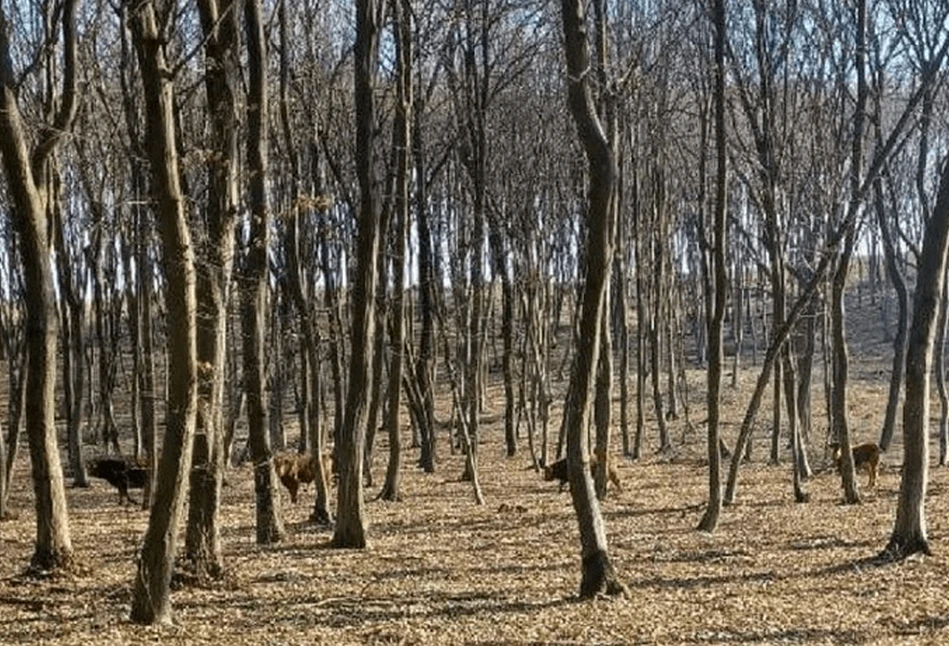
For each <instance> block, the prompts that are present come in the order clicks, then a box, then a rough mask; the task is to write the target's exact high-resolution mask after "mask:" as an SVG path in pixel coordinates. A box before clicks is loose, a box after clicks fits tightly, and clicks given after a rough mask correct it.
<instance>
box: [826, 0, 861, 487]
mask: <svg viewBox="0 0 949 646" xmlns="http://www.w3.org/2000/svg"><path fill="white" fill-rule="evenodd" d="M856 13H857V16H856V18H857V21H856V22H857V24H856V28H857V30H856V72H857V105H856V106H855V108H854V114H853V134H852V136H853V140H852V150H851V159H850V194H851V197H850V199H851V200H854V201H857V204H859V201H858V200H860V193H859V191H860V176H861V174H862V171H863V134H864V133H863V124H864V122H865V121H866V107H867V95H868V88H867V75H866V53H867V52H866V32H867V3H866V0H860V1H859V2H857V6H856ZM850 209H851V210H856V209H857V205H856V204H854V205H852V206H851V207H850ZM845 231H846V234H845V235H844V246H843V248H842V249H841V250H840V255H839V256H838V258H837V267H836V271H835V272H834V275H833V280H832V285H833V290H832V300H831V327H832V334H833V337H832V341H833V367H834V370H833V374H834V387H833V391H832V408H833V411H832V415H831V418H832V421H833V435H834V439H835V441H836V442H838V443H839V445H840V474H841V478H842V479H843V487H844V501H845V502H847V503H848V504H854V503H858V502H860V492H859V491H858V490H857V481H856V478H855V477H854V463H853V454H852V452H851V450H850V425H849V422H848V419H847V381H848V376H849V367H848V364H849V361H850V359H849V353H848V351H847V333H846V328H845V321H844V291H845V289H846V286H847V276H848V275H849V273H850V259H851V257H852V256H853V250H854V246H855V245H856V240H857V224H856V221H855V220H854V221H851V222H850V223H848V225H847V228H846V229H845Z"/></svg>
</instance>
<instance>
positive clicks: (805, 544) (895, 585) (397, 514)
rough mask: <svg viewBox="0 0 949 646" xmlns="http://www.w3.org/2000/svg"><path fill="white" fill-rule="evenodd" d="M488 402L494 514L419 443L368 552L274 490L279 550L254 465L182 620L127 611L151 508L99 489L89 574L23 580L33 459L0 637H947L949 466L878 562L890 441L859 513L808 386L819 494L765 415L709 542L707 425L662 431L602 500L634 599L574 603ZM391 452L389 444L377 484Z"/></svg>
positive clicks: (545, 490)
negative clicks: (845, 493)
mask: <svg viewBox="0 0 949 646" xmlns="http://www.w3.org/2000/svg"><path fill="white" fill-rule="evenodd" d="M854 355H855V359H854V364H855V369H854V371H853V375H854V377H853V390H852V393H851V396H850V409H851V423H852V426H853V434H854V435H855V441H875V440H876V439H877V435H878V433H879V428H880V424H881V422H882V415H883V407H884V401H885V400H884V397H885V394H886V383H885V380H886V376H885V375H881V373H880V371H879V357H877V358H874V359H873V361H874V363H875V364H876V367H873V366H870V365H869V364H864V363H861V359H859V358H857V357H859V355H858V354H857V353H856V352H855V353H854ZM867 356H871V355H870V354H868V355H867ZM757 371H758V369H757V368H756V367H754V366H752V365H751V363H750V361H748V362H746V367H745V368H744V369H743V370H742V375H743V377H742V384H741V387H740V388H739V389H737V390H735V389H731V388H727V387H726V390H725V393H724V400H725V411H726V426H725V433H726V437H727V439H728V440H729V441H730V442H731V441H733V438H734V435H735V432H736V430H737V424H738V422H739V420H740V419H741V416H742V415H743V413H744V408H745V406H746V404H747V401H748V398H749V395H750V388H751V385H752V384H753V382H754V379H755V377H756V375H757ZM703 374H704V373H701V372H695V373H692V380H693V383H692V384H691V390H690V392H691V398H692V399H693V408H692V411H691V417H692V419H693V421H699V420H701V419H703V417H704V415H703V411H702V410H701V400H702V398H703V397H704V395H703V393H704V388H703V387H702V379H703ZM886 375H888V373H886ZM815 376H817V375H815ZM817 381H819V379H818V380H817ZM497 397H500V391H499V390H498V389H496V388H495V387H492V390H491V398H492V400H491V402H490V406H489V411H488V415H487V421H486V426H485V431H484V443H483V445H482V448H481V452H480V469H481V482H482V486H483V489H484V493H485V496H486V499H487V504H485V505H483V506H477V505H475V504H474V501H473V496H472V493H471V487H470V484H469V483H466V482H461V481H459V477H458V476H459V474H460V473H461V471H462V458H461V457H460V456H458V455H450V454H449V451H448V447H447V446H446V443H445V442H444V441H442V443H441V444H440V448H439V451H440V456H439V457H440V461H439V463H438V470H437V473H435V474H433V475H425V474H423V473H422V472H420V471H419V470H417V469H415V468H414V466H413V460H414V458H415V456H416V453H415V452H414V451H409V452H408V454H407V456H406V457H407V459H406V467H405V469H404V475H403V480H402V487H403V495H404V500H403V501H402V502H399V503H384V502H378V501H372V500H373V498H374V496H375V495H376V493H377V492H378V486H377V487H375V488H371V489H369V490H368V491H367V500H369V501H371V502H369V503H368V504H367V516H368V518H369V521H370V528H369V537H370V545H369V547H368V548H367V549H365V550H362V551H356V550H335V549H329V548H328V547H327V544H328V542H329V539H330V537H331V532H330V530H327V529H324V528H317V527H314V526H312V525H310V524H308V523H307V516H308V512H309V504H307V503H308V502H311V495H312V488H310V489H309V490H307V492H306V494H305V495H303V496H301V501H300V502H299V503H298V504H297V505H292V504H291V503H290V501H289V498H288V497H287V496H286V495H285V492H284V491H281V494H282V500H281V501H280V508H281V511H282V513H283V517H284V520H285V523H286V529H287V536H286V539H285V540H284V541H283V542H281V543H279V544H277V545H273V546H268V547H261V546H258V545H256V544H255V542H254V510H253V483H252V474H251V468H250V466H249V465H245V466H243V467H236V468H233V469H231V470H230V471H229V472H228V475H227V481H228V486H227V487H225V489H224V501H223V528H224V529H223V542H224V554H225V559H226V564H227V575H226V579H225V580H224V581H223V582H222V583H221V584H219V585H216V586H212V587H184V588H181V589H177V590H175V591H174V593H173V596H172V603H173V606H174V615H175V625H174V626H172V627H142V626H138V625H135V624H132V623H130V622H129V620H128V616H129V602H130V591H131V582H132V579H133V576H134V572H135V559H136V556H137V552H138V548H139V546H140V543H141V539H142V535H143V532H144V529H145V525H146V522H147V514H146V513H144V512H142V511H139V510H138V509H135V508H132V507H128V508H123V507H122V506H120V505H118V504H117V495H116V492H115V490H114V489H111V488H110V487H109V486H108V485H107V484H106V483H104V482H102V481H94V485H93V486H92V487H91V488H89V489H72V488H71V489H69V490H68V491H67V497H68V502H69V518H70V526H71V532H72V538H73V545H74V548H75V554H76V557H77V558H78V560H79V561H80V562H81V563H82V565H83V566H84V567H83V570H82V571H81V573H79V574H76V575H69V576H61V577H57V578H54V579H48V580H36V579H32V578H29V577H27V576H25V575H24V570H25V566H26V565H27V564H28V562H29V559H30V555H31V553H32V546H33V538H34V534H35V517H34V515H33V511H32V507H33V505H32V493H31V488H30V486H29V484H28V481H29V478H28V462H27V457H26V456H25V455H24V454H25V451H24V452H21V458H20V460H19V462H18V466H17V470H18V474H17V475H18V477H17V478H16V483H17V484H16V485H15V490H14V491H13V494H12V500H11V503H12V508H13V509H14V510H15V511H17V512H18V514H19V517H18V519H16V520H12V521H6V522H2V523H0V644H4V645H6V644H82V645H84V646H87V645H88V644H144V643H162V644H211V643H222V644H334V645H340V644H368V643H400V644H403V643H405V644H594V643H596V644H628V643H668V644H681V643H707V644H735V643H815V644H820V643H828V644H877V643H881V644H885V643H892V644H905V643H949V594H947V593H946V591H947V581H949V556H947V554H949V551H947V549H946V545H947V544H949V522H947V516H946V513H945V510H946V509H947V508H949V469H945V468H935V467H934V468H933V469H932V470H931V471H930V488H929V496H928V504H927V508H928V510H929V513H928V521H929V537H930V540H931V544H932V546H933V550H934V553H933V555H932V556H927V557H921V558H911V559H909V560H907V561H905V562H902V563H899V564H895V565H887V566H869V565H867V559H868V558H869V557H872V556H874V555H876V554H878V553H879V552H880V551H881V550H882V549H883V548H884V546H885V544H886V542H887V539H888V537H889V534H890V532H891V530H892V527H893V522H894V518H895V510H896V501H897V492H898V489H899V479H900V473H899V467H900V462H901V457H900V456H901V452H900V448H899V447H900V444H899V439H898V440H897V445H896V446H895V447H894V448H892V449H891V450H890V451H889V452H888V453H887V454H886V455H885V456H884V464H885V467H884V469H883V471H882V474H881V476H880V478H879V482H878V484H877V486H876V488H875V489H872V490H871V489H867V488H866V476H864V475H862V474H861V476H860V477H859V482H860V485H861V491H862V494H863V502H862V503H861V504H859V505H854V506H848V505H843V504H841V488H840V483H839V478H838V477H837V476H836V474H835V473H834V471H833V470H832V469H830V468H828V460H827V458H826V456H825V434H826V429H824V428H823V427H821V424H822V419H823V418H822V417H821V416H822V415H823V413H822V412H821V411H820V408H819V404H820V400H821V396H820V395H819V393H818V392H817V391H816V390H815V415H814V419H815V430H814V431H813V434H814V435H813V437H812V438H811V440H812V447H811V453H810V455H811V459H812V466H813V467H814V469H815V476H814V478H813V479H811V480H810V481H809V482H808V483H807V488H808V490H809V492H810V496H811V499H810V502H808V503H805V504H796V503H795V502H794V501H793V495H792V488H791V470H790V465H789V462H788V456H787V451H785V452H784V454H783V457H784V462H783V463H782V464H780V465H777V466H771V465H768V464H767V453H768V446H767V445H768V436H767V434H766V433H765V428H766V427H767V426H768V424H767V422H766V420H764V418H763V416H762V415H759V418H758V428H759V429H761V430H759V432H758V434H757V435H756V440H755V447H754V448H755V455H754V458H755V459H754V461H753V462H752V463H750V464H746V465H744V466H743V467H742V469H741V472H740V480H739V488H738V500H737V502H736V504H735V505H733V506H730V507H727V508H725V509H724V511H723V514H722V517H721V522H720V524H719V527H718V530H717V531H716V532H715V533H714V534H707V533H703V532H698V531H696V529H695V528H696V526H697V524H698V522H699V519H700V518H701V515H702V512H703V510H704V506H705V502H706V500H707V492H708V473H707V467H706V466H705V464H704V462H703V460H702V455H703V454H704V451H705V448H704V447H705V443H704V438H703V437H702V433H703V431H704V429H703V427H701V426H698V427H697V430H695V431H687V430H686V427H685V426H684V423H683V420H681V419H680V420H679V421H677V422H674V423H673V426H672V431H673V434H674V440H675V444H676V450H675V452H674V453H673V454H671V455H668V456H659V455H656V454H655V453H653V452H652V451H653V450H654V449H655V445H656V437H655V430H654V429H655V423H654V420H650V421H649V425H648V428H649V429H650V431H649V434H648V436H647V446H648V447H649V453H648V456H647V457H646V458H645V459H643V460H641V461H638V462H628V461H624V460H623V459H622V458H621V456H620V455H619V454H618V452H617V453H616V457H615V462H614V463H615V465H616V467H617V469H618V471H619V473H620V476H621V478H622V481H623V490H622V491H621V492H617V491H611V492H610V495H609V497H608V498H607V500H605V501H604V503H603V505H602V509H603V514H604V517H605V520H606V523H607V531H608V536H609V545H610V553H611V556H612V559H613V562H614V564H615V566H616V569H617V571H618V572H619V575H620V577H621V579H622V580H623V581H624V582H625V583H626V584H627V585H628V587H629V595H628V596H626V597H624V598H601V599H597V600H593V601H582V602H581V601H578V600H577V590H578V587H579V582H580V556H579V554H580V548H579V539H578V531H577V522H576V517H575V514H574V511H573V508H572V506H571V502H570V495H569V493H567V492H566V491H565V492H563V493H559V492H558V486H557V483H554V482H544V481H543V480H542V478H541V476H540V475H539V474H537V473H536V472H534V471H533V470H531V469H530V468H529V467H530V460H529V456H528V454H527V452H526V441H524V442H522V449H521V452H520V453H519V454H518V455H517V456H516V457H514V458H510V459H508V458H505V457H504V451H503V443H502V434H503V433H502V429H501V422H500V419H499V414H498V411H499V410H500V405H499V403H500V402H499V401H498V400H497V399H496V398H497ZM558 410H559V408H558ZM937 411H938V409H937V408H934V412H937ZM765 415H767V413H765ZM553 419H554V420H556V421H554V422H553V423H552V432H556V428H558V427H559V417H557V416H556V415H555V416H554V417H553ZM617 435H618V431H617ZM441 439H442V440H443V439H444V438H441ZM783 444H784V443H783V442H782V445H783ZM616 445H618V438H617V442H616ZM385 451H386V449H385V446H384V443H383V445H382V446H380V447H379V451H378V453H377V455H378V457H377V459H376V463H375V468H374V473H375V477H376V480H377V482H376V484H377V485H379V484H381V481H382V478H383V474H384V466H385V464H384V463H385V456H386V453H385ZM138 493H140V492H138ZM334 494H335V489H334Z"/></svg>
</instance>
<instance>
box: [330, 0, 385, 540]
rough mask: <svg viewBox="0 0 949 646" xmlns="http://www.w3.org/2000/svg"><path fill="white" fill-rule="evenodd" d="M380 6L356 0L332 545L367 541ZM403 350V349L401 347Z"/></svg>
mask: <svg viewBox="0 0 949 646" xmlns="http://www.w3.org/2000/svg"><path fill="white" fill-rule="evenodd" d="M381 14H382V7H381V3H380V2H378V0H357V2H356V45H355V68H354V76H355V78H354V91H355V99H356V175H357V177H358V179H359V194H360V202H359V214H358V217H359V220H358V231H357V236H356V273H355V276H354V279H353V288H352V312H353V314H352V356H351V360H350V369H349V383H348V385H347V388H346V407H345V411H344V416H343V427H342V429H341V432H340V446H339V450H338V451H337V454H338V455H339V462H340V464H339V489H338V493H337V495H338V502H337V506H336V529H335V531H334V532H333V541H332V544H333V546H334V547H342V548H348V547H355V548H360V549H361V548H364V547H365V546H366V512H365V502H364V500H363V473H362V472H363V451H364V447H365V441H366V421H367V417H368V404H369V400H370V399H371V398H372V393H371V392H370V389H371V387H372V374H373V345H374V339H375V335H376V333H377V332H376V329H375V328H376V325H375V307H376V302H375V300H376V283H377V276H376V269H377V267H378V262H377V258H378V255H379V226H380V211H379V199H378V194H377V191H378V188H377V186H376V180H375V172H374V164H373V152H372V148H373V139H374V129H375V101H374V97H373V92H374V88H375V79H376V65H377V60H378V56H379V28H380V25H379V23H380V20H381V19H382V15H381ZM399 350H401V348H399Z"/></svg>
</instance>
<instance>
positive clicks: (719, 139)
mask: <svg viewBox="0 0 949 646" xmlns="http://www.w3.org/2000/svg"><path fill="white" fill-rule="evenodd" d="M725 14H726V11H725V0H715V5H714V9H713V11H712V19H713V21H714V23H715V68H714V69H715V71H714V74H715V97H714V101H715V158H716V165H717V168H716V173H715V213H714V220H713V223H712V232H711V233H712V239H711V245H710V247H711V249H710V251H711V254H710V255H711V258H710V260H711V262H710V263H709V264H710V265H711V267H710V268H711V270H712V274H713V276H714V291H713V292H712V293H710V294H708V295H707V296H706V306H705V310H706V318H707V320H708V323H707V325H708V351H709V353H708V374H707V380H708V393H707V394H706V405H707V407H708V486H709V497H708V507H706V508H705V514H703V516H702V520H701V521H699V527H698V528H699V529H700V530H701V531H705V532H713V531H715V528H716V527H717V526H718V517H719V514H720V513H721V510H722V477H721V462H722V453H721V451H720V450H719V442H720V437H721V434H720V430H719V426H720V423H721V395H722V368H723V363H724V353H723V352H722V328H723V326H724V321H725V301H726V300H727V293H728V276H727V273H726V269H727V268H726V265H725V248H726V246H727V237H728V230H727V228H726V219H725V213H726V210H727V207H728V205H727V203H726V200H727V195H726V187H727V183H728V168H727V166H726V162H727V158H726V153H727V148H726V146H727V141H726V139H725V135H726V131H725V36H726V32H725V29H726V27H725V18H726V15H725ZM702 235H705V232H704V231H703V232H702Z"/></svg>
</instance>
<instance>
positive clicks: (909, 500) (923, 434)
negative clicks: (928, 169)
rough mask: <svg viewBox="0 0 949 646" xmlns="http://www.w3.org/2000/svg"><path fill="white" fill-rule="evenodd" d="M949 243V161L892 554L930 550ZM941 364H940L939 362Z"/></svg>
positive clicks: (907, 409)
mask: <svg viewBox="0 0 949 646" xmlns="http://www.w3.org/2000/svg"><path fill="white" fill-rule="evenodd" d="M947 248H949V164H944V165H943V171H942V176H941V178H940V181H939V194H938V196H937V198H936V204H935V206H934V207H933V212H932V215H931V216H930V218H929V222H928V223H927V224H926V233H925V235H924V237H923V249H922V254H921V255H920V258H919V273H918V275H919V276H927V277H928V280H919V281H917V284H916V293H915V295H914V296H913V322H912V325H911V326H910V331H909V344H908V346H907V354H906V397H905V400H904V402H903V477H902V478H901V479H900V494H899V503H898V505H897V508H896V521H895V523H894V526H893V533H892V534H891V535H890V540H889V543H888V544H887V546H886V548H885V549H884V551H883V554H881V557H882V558H884V559H887V560H895V559H902V558H905V557H907V556H910V555H911V554H915V553H917V552H922V553H924V554H929V553H930V548H929V539H928V537H927V533H926V486H927V484H928V480H929V385H930V379H931V372H932V359H933V345H934V343H933V340H934V337H935V332H936V330H935V328H936V320H937V318H938V312H939V308H940V300H941V298H942V291H943V282H944V281H945V280H946V251H947ZM940 369H941V368H940Z"/></svg>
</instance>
